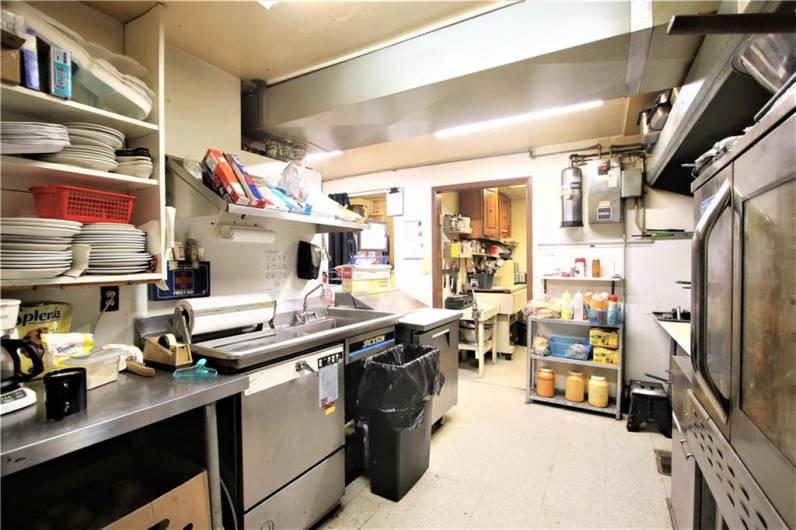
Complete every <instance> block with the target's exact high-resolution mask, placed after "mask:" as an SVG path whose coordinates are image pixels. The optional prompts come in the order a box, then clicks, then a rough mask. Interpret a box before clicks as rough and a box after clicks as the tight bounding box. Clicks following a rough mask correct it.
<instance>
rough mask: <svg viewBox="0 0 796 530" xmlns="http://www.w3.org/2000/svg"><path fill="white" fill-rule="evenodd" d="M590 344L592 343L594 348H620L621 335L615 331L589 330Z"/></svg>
mask: <svg viewBox="0 0 796 530" xmlns="http://www.w3.org/2000/svg"><path fill="white" fill-rule="evenodd" d="M589 342H591V345H592V346H601V347H603V348H618V347H619V333H617V332H616V331H614V330H608V329H600V328H591V329H590V330H589Z"/></svg>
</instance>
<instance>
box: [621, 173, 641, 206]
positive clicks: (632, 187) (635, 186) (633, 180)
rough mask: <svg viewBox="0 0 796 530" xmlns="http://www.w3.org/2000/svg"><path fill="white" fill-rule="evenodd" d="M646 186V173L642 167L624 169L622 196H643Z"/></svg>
mask: <svg viewBox="0 0 796 530" xmlns="http://www.w3.org/2000/svg"><path fill="white" fill-rule="evenodd" d="M643 186H644V174H643V173H642V171H641V170H640V169H623V170H622V198H623V199H626V198H628V197H641V193H642V191H643Z"/></svg>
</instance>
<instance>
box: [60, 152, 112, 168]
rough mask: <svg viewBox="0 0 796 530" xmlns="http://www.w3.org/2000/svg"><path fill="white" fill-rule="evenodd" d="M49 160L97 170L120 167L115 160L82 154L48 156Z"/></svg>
mask: <svg viewBox="0 0 796 530" xmlns="http://www.w3.org/2000/svg"><path fill="white" fill-rule="evenodd" d="M46 161H47V162H54V163H56V164H64V165H67V166H77V167H85V168H88V169H96V170H97V171H110V170H111V169H116V168H117V167H119V164H117V163H116V162H115V161H112V160H103V159H100V158H87V157H82V156H77V155H74V156H63V157H59V158H57V159H56V158H48V159H46Z"/></svg>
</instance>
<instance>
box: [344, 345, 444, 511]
mask: <svg viewBox="0 0 796 530" xmlns="http://www.w3.org/2000/svg"><path fill="white" fill-rule="evenodd" d="M443 383H444V376H443V375H442V374H441V373H440V371H439V349H438V348H434V347H432V346H423V345H419V344H400V345H398V346H394V347H393V348H390V349H389V350H385V351H384V352H382V353H379V354H377V355H374V356H373V357H370V358H368V359H366V360H365V364H364V373H363V374H362V379H361V380H360V383H359V391H358V393H357V402H358V404H359V405H360V407H361V409H362V411H363V415H364V416H365V419H366V422H367V451H368V453H369V456H368V464H369V472H368V475H369V476H370V491H371V492H373V493H374V494H375V495H379V496H381V497H384V498H386V499H390V500H393V501H399V500H401V498H402V497H403V496H404V495H406V493H407V492H408V491H409V490H410V489H412V486H414V485H415V483H416V482H417V481H418V480H420V477H422V476H423V473H425V472H426V469H428V462H429V454H430V449H431V404H432V399H433V396H434V395H439V393H440V390H441V389H442V385H443Z"/></svg>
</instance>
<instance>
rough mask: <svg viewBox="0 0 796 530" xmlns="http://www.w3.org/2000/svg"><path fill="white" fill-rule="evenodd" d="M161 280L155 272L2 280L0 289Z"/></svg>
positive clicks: (122, 283) (119, 283) (130, 283)
mask: <svg viewBox="0 0 796 530" xmlns="http://www.w3.org/2000/svg"><path fill="white" fill-rule="evenodd" d="M161 279H163V278H162V276H161V275H160V274H159V273H157V272H147V273H142V274H103V275H85V276H80V277H79V278H72V277H69V276H58V277H56V278H46V279H43V280H42V279H34V280H2V281H0V287H2V288H3V289H51V288H62V287H85V286H87V285H132V284H137V283H152V282H156V281H159V280H161Z"/></svg>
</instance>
